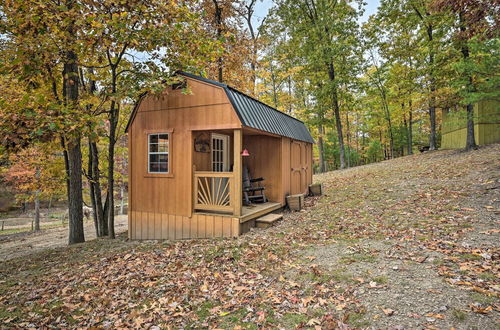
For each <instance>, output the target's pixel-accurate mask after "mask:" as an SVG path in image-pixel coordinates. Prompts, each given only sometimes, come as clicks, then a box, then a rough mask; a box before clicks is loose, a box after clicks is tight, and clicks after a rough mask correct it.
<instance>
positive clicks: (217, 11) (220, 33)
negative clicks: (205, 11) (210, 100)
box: [213, 0, 222, 82]
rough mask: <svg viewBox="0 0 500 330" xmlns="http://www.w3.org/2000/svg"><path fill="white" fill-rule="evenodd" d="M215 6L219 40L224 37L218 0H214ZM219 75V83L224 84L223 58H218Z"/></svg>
mask: <svg viewBox="0 0 500 330" xmlns="http://www.w3.org/2000/svg"><path fill="white" fill-rule="evenodd" d="M213 2H214V6H215V24H216V25H217V40H220V39H221V36H222V8H221V7H220V6H219V3H218V2H217V0H213ZM217 73H218V78H217V79H218V81H219V82H222V56H219V58H217Z"/></svg>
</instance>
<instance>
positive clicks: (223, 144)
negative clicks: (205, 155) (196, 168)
mask: <svg viewBox="0 0 500 330" xmlns="http://www.w3.org/2000/svg"><path fill="white" fill-rule="evenodd" d="M210 141H211V148H210V149H211V150H212V171H213V172H229V136H228V135H223V134H215V133H213V134H212V138H211V139H210ZM211 191H212V196H213V200H214V201H215V203H216V204H217V203H221V202H222V203H226V202H229V198H230V196H229V192H230V189H228V178H217V177H214V178H212V180H211Z"/></svg>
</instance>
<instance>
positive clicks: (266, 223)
mask: <svg viewBox="0 0 500 330" xmlns="http://www.w3.org/2000/svg"><path fill="white" fill-rule="evenodd" d="M281 219H283V214H276V213H269V214H266V215H264V216H262V217H260V218H257V219H256V220H255V226H256V227H257V228H268V227H271V226H272V225H273V224H274V223H275V222H277V221H279V220H281Z"/></svg>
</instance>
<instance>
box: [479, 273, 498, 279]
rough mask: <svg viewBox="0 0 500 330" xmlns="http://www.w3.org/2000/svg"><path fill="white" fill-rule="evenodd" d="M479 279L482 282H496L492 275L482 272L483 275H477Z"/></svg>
mask: <svg viewBox="0 0 500 330" xmlns="http://www.w3.org/2000/svg"><path fill="white" fill-rule="evenodd" d="M479 278H480V279H482V280H485V281H494V280H496V278H497V277H496V276H495V274H493V273H490V272H483V273H481V274H479Z"/></svg>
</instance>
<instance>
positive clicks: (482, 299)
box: [471, 292, 495, 305]
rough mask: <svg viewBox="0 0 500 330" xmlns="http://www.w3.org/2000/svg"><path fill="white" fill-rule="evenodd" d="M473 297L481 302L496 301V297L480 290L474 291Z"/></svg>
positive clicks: (486, 303)
mask: <svg viewBox="0 0 500 330" xmlns="http://www.w3.org/2000/svg"><path fill="white" fill-rule="evenodd" d="M471 298H472V299H473V300H474V301H475V302H478V303H480V304H484V305H491V304H493V303H494V302H495V298H494V297H492V296H488V295H485V294H482V293H479V292H474V293H472V294H471Z"/></svg>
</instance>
